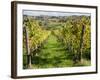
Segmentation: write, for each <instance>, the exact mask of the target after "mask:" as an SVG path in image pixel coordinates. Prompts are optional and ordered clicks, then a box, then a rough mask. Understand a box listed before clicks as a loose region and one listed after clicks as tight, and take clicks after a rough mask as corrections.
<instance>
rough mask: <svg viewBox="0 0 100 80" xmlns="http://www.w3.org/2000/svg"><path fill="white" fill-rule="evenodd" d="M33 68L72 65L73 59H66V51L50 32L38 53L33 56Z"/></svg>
mask: <svg viewBox="0 0 100 80" xmlns="http://www.w3.org/2000/svg"><path fill="white" fill-rule="evenodd" d="M33 61H35V64H33V66H34V68H54V67H66V66H72V64H73V61H72V60H69V59H68V54H67V51H66V50H65V48H64V46H63V45H62V43H61V42H59V41H58V40H57V38H56V37H55V36H54V35H53V34H51V35H50V36H49V38H48V39H47V41H46V43H45V44H44V46H43V48H42V49H41V50H40V52H39V55H38V56H36V57H35V58H33Z"/></svg>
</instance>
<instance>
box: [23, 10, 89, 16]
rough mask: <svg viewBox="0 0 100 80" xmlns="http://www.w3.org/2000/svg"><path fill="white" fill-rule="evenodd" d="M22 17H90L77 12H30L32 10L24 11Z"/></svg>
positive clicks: (87, 14)
mask: <svg viewBox="0 0 100 80" xmlns="http://www.w3.org/2000/svg"><path fill="white" fill-rule="evenodd" d="M23 14H24V15H29V16H40V15H48V16H72V15H77V16H80V15H85V16H90V13H77V12H56V11H55V12H54V11H32V10H24V11H23Z"/></svg>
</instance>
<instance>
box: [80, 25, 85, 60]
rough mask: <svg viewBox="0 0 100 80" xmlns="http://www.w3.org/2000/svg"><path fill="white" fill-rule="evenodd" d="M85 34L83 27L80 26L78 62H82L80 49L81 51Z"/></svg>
mask: <svg viewBox="0 0 100 80" xmlns="http://www.w3.org/2000/svg"><path fill="white" fill-rule="evenodd" d="M84 32H85V25H82V31H81V38H80V49H79V61H80V62H82V49H83V37H84Z"/></svg>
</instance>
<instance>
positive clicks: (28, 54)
mask: <svg viewBox="0 0 100 80" xmlns="http://www.w3.org/2000/svg"><path fill="white" fill-rule="evenodd" d="M24 32H25V41H26V42H25V44H26V52H27V64H28V68H31V66H32V64H31V54H30V48H29V36H28V29H27V28H26V27H24Z"/></svg>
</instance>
